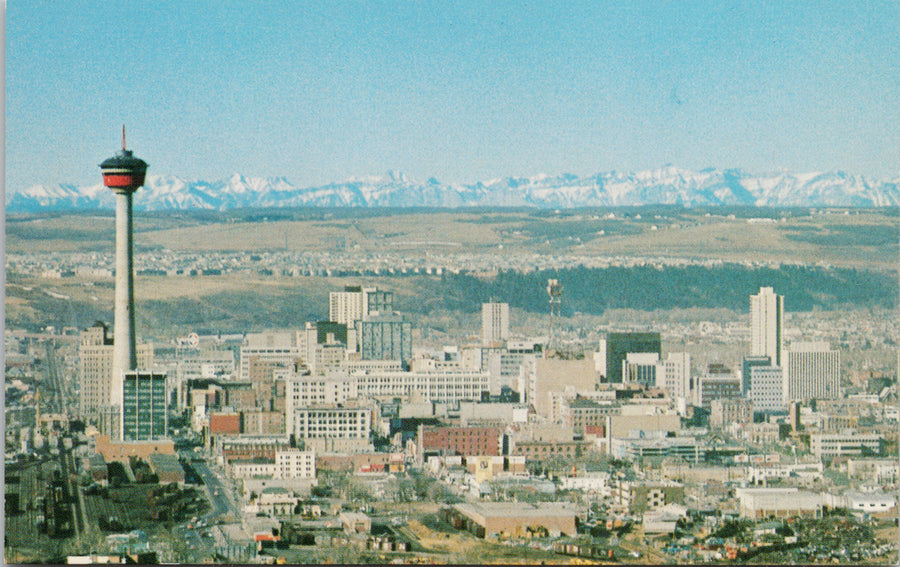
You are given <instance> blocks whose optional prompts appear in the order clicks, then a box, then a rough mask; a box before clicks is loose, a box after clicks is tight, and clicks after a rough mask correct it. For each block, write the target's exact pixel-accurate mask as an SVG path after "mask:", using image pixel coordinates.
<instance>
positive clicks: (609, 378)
mask: <svg viewBox="0 0 900 567" xmlns="http://www.w3.org/2000/svg"><path fill="white" fill-rule="evenodd" d="M642 352H643V353H656V354H657V356H660V355H662V342H661V340H660V335H659V333H609V334H608V335H607V337H606V339H605V340H601V341H600V350H599V353H598V354H599V356H598V357H597V360H598V362H599V363H600V364H599V365H598V366H599V367H598V371H599V372H600V377H601V380H602V381H604V382H609V383H612V384H621V383H622V362H623V361H624V360H625V357H626V356H627V355H628V354H635V353H642Z"/></svg>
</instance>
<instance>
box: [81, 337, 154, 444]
mask: <svg viewBox="0 0 900 567" xmlns="http://www.w3.org/2000/svg"><path fill="white" fill-rule="evenodd" d="M113 357H114V345H113V340H112V338H110V336H109V334H108V332H107V326H106V325H105V324H103V323H101V322H99V321H98V322H96V323H94V326H92V327H90V328H88V329H85V330H84V331H82V333H81V343H80V344H79V346H78V379H79V392H78V396H79V400H78V401H79V404H78V406H79V407H78V410H79V415H80V416H81V418H82V419H84V420H85V421H86V422H87V423H90V424H93V425H96V426H97V427H99V428H100V431H101V432H102V433H103V434H105V435H109V436H110V437H112V438H115V437H116V435H117V434H118V429H119V423H118V417H117V416H118V406H116V408H115V409H113V410H111V408H112V406H113V400H112V397H111V396H112V390H113V382H114V381H113ZM137 363H138V367H140V368H151V367H152V366H153V346H152V345H150V344H138V345H137Z"/></svg>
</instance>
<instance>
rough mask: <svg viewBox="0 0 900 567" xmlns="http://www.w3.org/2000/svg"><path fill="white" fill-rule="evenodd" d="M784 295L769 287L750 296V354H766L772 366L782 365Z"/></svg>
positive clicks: (762, 288) (760, 289)
mask: <svg viewBox="0 0 900 567" xmlns="http://www.w3.org/2000/svg"><path fill="white" fill-rule="evenodd" d="M783 324H784V296H781V295H776V294H775V292H774V291H773V290H772V288H771V287H761V288H759V293H758V294H757V295H751V296H750V354H751V355H753V356H768V357H769V358H770V359H771V364H772V366H782V365H783V364H784V362H783V361H782V360H781V355H782V351H783V350H784V328H783Z"/></svg>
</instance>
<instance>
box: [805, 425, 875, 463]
mask: <svg viewBox="0 0 900 567" xmlns="http://www.w3.org/2000/svg"><path fill="white" fill-rule="evenodd" d="M883 442H884V439H883V438H882V437H881V436H880V435H876V434H863V433H856V432H854V431H845V432H844V433H818V434H814V435H810V436H809V450H810V452H812V454H813V455H815V456H817V457H819V458H820V459H821V458H822V457H848V456H852V457H860V456H866V455H880V454H881V447H882V444H883Z"/></svg>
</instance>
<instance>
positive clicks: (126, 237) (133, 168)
mask: <svg viewBox="0 0 900 567" xmlns="http://www.w3.org/2000/svg"><path fill="white" fill-rule="evenodd" d="M100 169H101V170H102V172H103V184H104V185H105V186H106V187H108V188H109V189H111V190H112V191H113V193H115V194H116V302H115V328H114V330H113V338H114V340H113V365H112V376H110V384H111V388H110V396H109V398H110V400H109V401H110V415H116V414H117V415H118V417H117V418H116V419H118V421H119V423H118V424H115V423H112V424H110V426H109V428H110V431H109V432H110V434H114V435H115V436H116V437H117V438H119V439H121V437H122V423H121V410H122V402H123V400H122V398H123V390H122V388H123V384H122V380H123V379H124V376H125V373H126V372H128V371H129V370H136V369H137V353H136V348H135V342H136V339H135V333H134V244H133V241H132V216H131V199H132V197H131V196H132V195H133V194H134V192H135V191H137V190H138V188H139V187H140V186H141V185H143V184H144V177H145V175H146V173H147V162H145V161H144V160H142V159H140V158H136V157H134V154H133V153H132V152H131V151H129V150H126V149H125V127H124V126H123V127H122V151H121V152H119V153H118V154H116V155H115V156H113V157H111V158H109V159H107V160H104V161H103V163H101V164H100Z"/></svg>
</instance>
